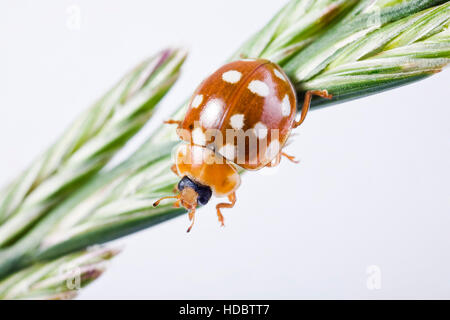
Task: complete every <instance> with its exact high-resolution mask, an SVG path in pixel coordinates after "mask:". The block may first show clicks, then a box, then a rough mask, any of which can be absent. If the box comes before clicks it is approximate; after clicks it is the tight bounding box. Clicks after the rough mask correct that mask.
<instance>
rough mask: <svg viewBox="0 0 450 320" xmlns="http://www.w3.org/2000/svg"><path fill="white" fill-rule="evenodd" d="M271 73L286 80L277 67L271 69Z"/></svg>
mask: <svg viewBox="0 0 450 320" xmlns="http://www.w3.org/2000/svg"><path fill="white" fill-rule="evenodd" d="M273 73H275V75H276V76H277V77H278V78H280V79H281V80H283V81H286V77H285V76H284V75H283V74H282V73H281V72H280V71H278V70H277V69H273Z"/></svg>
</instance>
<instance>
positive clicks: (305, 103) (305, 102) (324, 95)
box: [292, 90, 333, 129]
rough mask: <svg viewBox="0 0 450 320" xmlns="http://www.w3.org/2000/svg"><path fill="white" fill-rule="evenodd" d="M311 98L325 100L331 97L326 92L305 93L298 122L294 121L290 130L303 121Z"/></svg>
mask: <svg viewBox="0 0 450 320" xmlns="http://www.w3.org/2000/svg"><path fill="white" fill-rule="evenodd" d="M313 96H319V97H322V98H326V99H331V98H332V97H333V96H332V95H331V94H329V93H328V91H327V90H311V91H306V94H305V100H303V107H302V112H301V114H300V120H298V121H294V123H293V124H292V128H294V129H295V128H297V127H298V126H299V125H301V124H302V123H303V121H304V120H305V118H306V115H307V113H308V111H309V107H310V105H311V99H312V97H313Z"/></svg>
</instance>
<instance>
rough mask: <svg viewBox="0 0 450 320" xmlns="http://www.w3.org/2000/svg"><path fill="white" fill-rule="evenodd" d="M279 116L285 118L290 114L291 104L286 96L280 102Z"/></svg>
mask: <svg viewBox="0 0 450 320" xmlns="http://www.w3.org/2000/svg"><path fill="white" fill-rule="evenodd" d="M281 114H282V115H283V117H287V116H288V115H290V114H291V102H290V101H289V96H288V95H285V96H284V98H283V101H281Z"/></svg>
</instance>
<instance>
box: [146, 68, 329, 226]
mask: <svg viewBox="0 0 450 320" xmlns="http://www.w3.org/2000/svg"><path fill="white" fill-rule="evenodd" d="M312 95H318V96H321V97H324V98H331V95H329V94H328V92H327V91H326V90H323V91H320V90H319V91H308V92H306V94H305V100H304V103H303V108H302V111H301V115H300V119H299V120H298V121H296V120H295V115H296V111H297V100H296V92H295V89H294V87H293V85H292V83H291V82H290V80H289V78H288V77H287V76H286V74H285V73H284V72H283V70H282V69H281V68H280V67H279V66H278V65H277V64H275V63H273V62H270V61H268V60H263V59H255V60H252V59H246V60H239V61H234V62H231V63H228V64H226V65H224V66H222V67H221V68H219V69H218V70H217V71H215V72H214V73H213V74H211V75H210V76H209V77H208V78H206V79H205V80H204V81H203V82H202V83H201V84H200V86H199V87H198V88H197V90H196V91H195V92H194V94H193V95H192V98H191V99H190V102H189V107H188V110H187V112H186V115H185V117H184V119H183V120H182V121H175V120H169V121H166V123H175V124H178V129H177V132H178V135H179V136H180V138H181V139H182V140H184V141H186V142H187V144H181V145H180V146H179V147H178V149H177V150H176V157H175V159H176V160H175V161H176V163H175V165H174V166H173V167H172V170H173V171H174V173H176V174H177V175H178V176H180V177H182V179H181V181H180V183H179V184H178V186H177V191H178V192H179V193H178V194H177V195H176V196H172V197H164V198H162V199H166V198H176V199H177V201H176V202H175V206H180V205H182V206H184V207H185V208H186V209H187V210H189V218H190V220H191V221H192V224H191V226H190V227H189V229H188V231H190V229H191V228H192V225H193V222H194V213H195V208H196V207H197V205H204V204H206V203H207V202H208V201H209V199H210V198H211V195H212V194H214V195H215V196H217V197H228V199H229V201H230V203H219V204H218V205H217V207H216V209H217V215H218V218H219V221H220V222H221V224H222V225H223V221H224V218H223V215H222V213H221V210H220V209H221V208H226V207H228V208H231V207H233V206H234V204H235V202H236V193H235V191H236V189H237V188H238V187H239V184H240V177H239V174H238V171H237V167H241V168H243V169H246V170H258V169H261V168H263V167H266V166H276V165H278V163H279V162H280V159H281V156H286V157H287V158H288V159H290V160H292V161H294V160H293V157H291V156H288V155H286V154H285V153H283V152H282V148H283V146H284V145H285V143H286V140H287V139H288V137H289V135H290V132H291V130H292V129H293V128H296V127H298V126H299V125H300V124H301V123H302V122H303V120H304V119H305V117H306V114H307V112H308V110H309V105H310V102H311V98H312ZM162 199H160V200H158V201H157V202H155V205H158V203H159V202H160V201H161V200H162Z"/></svg>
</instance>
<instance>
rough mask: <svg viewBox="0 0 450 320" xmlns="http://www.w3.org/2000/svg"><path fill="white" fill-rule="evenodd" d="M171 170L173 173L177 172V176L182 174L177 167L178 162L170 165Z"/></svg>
mask: <svg viewBox="0 0 450 320" xmlns="http://www.w3.org/2000/svg"><path fill="white" fill-rule="evenodd" d="M170 170H171V171H172V172H173V173H175V174H176V175H177V176H180V175H179V174H178V169H177V165H176V164H173V165H172V166H171V167H170Z"/></svg>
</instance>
